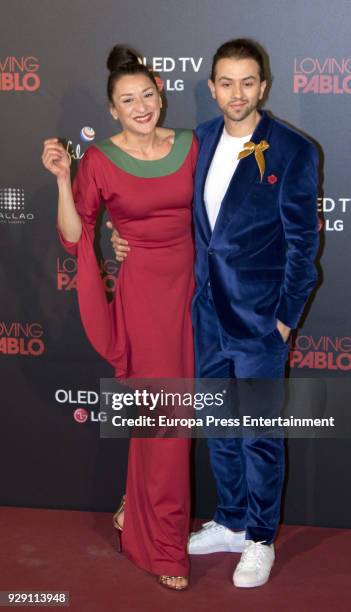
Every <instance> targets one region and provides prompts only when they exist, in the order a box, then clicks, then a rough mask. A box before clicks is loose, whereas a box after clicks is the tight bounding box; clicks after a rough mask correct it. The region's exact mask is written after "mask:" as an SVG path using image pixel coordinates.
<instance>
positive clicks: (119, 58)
mask: <svg viewBox="0 0 351 612" xmlns="http://www.w3.org/2000/svg"><path fill="white" fill-rule="evenodd" d="M106 64H107V68H108V70H109V71H110V72H116V71H117V70H119V69H120V68H123V67H124V66H130V65H132V64H140V56H139V55H138V53H137V52H136V51H135V50H134V49H131V48H130V47H127V46H126V45H115V46H114V47H113V49H112V50H111V51H110V53H109V56H108V58H107V62H106Z"/></svg>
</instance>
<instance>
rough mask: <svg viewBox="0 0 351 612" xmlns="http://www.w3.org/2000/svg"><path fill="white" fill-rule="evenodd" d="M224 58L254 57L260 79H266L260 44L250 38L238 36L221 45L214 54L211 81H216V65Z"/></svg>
mask: <svg viewBox="0 0 351 612" xmlns="http://www.w3.org/2000/svg"><path fill="white" fill-rule="evenodd" d="M224 58H226V59H227V58H228V59H230V58H233V59H254V60H256V62H257V63H258V68H259V74H260V80H261V81H265V79H266V76H265V67H264V56H263V53H262V51H261V49H260V47H259V45H258V44H257V43H256V42H254V41H253V40H249V39H248V38H236V39H235V40H228V42H226V43H224V44H223V45H221V46H220V47H219V48H218V49H217V51H216V53H215V54H214V56H213V60H212V69H211V77H210V78H211V81H213V82H214V80H215V77H216V65H217V62H219V60H221V59H224Z"/></svg>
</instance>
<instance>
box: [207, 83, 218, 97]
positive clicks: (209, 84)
mask: <svg viewBox="0 0 351 612" xmlns="http://www.w3.org/2000/svg"><path fill="white" fill-rule="evenodd" d="M207 85H208V88H209V90H210V92H211V96H212V98H213V99H214V100H215V99H216V90H215V86H214V82H213V81H212V80H211V79H208V81H207Z"/></svg>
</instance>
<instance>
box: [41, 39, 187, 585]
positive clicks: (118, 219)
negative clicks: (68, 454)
mask: <svg viewBox="0 0 351 612" xmlns="http://www.w3.org/2000/svg"><path fill="white" fill-rule="evenodd" d="M107 66H108V69H109V70H110V75H109V78H108V84H107V92H108V98H109V102H110V112H111V115H112V117H113V118H114V119H116V120H117V119H118V120H119V121H120V124H121V126H122V132H121V133H119V134H117V135H115V136H112V137H111V138H108V139H106V140H104V141H103V142H101V143H100V144H97V145H93V146H91V147H90V148H89V149H88V150H87V152H86V153H85V155H84V157H83V159H82V160H81V162H80V165H79V169H78V173H77V176H76V178H75V181H74V184H73V187H72V188H71V184H70V173H69V162H68V159H67V154H66V153H65V151H64V148H63V147H62V146H61V145H60V144H59V142H58V140H57V139H50V140H47V141H45V143H44V153H43V163H44V166H45V167H46V168H47V169H48V170H50V171H51V172H52V173H53V174H54V175H55V176H56V178H57V181H58V190H59V205H58V229H59V233H60V237H61V241H62V244H63V246H64V247H65V248H66V250H67V251H68V252H69V253H71V254H75V255H77V258H78V283H77V288H78V299H79V307H80V313H81V318H82V322H83V325H84V327H85V330H86V333H87V335H88V337H89V339H90V341H91V343H92V344H93V346H94V348H95V349H96V350H97V351H98V352H99V353H100V354H101V355H103V357H105V358H106V359H107V360H108V361H109V363H111V364H112V365H113V366H114V368H115V372H116V377H117V378H123V379H126V378H133V377H134V378H135V377H138V378H153V377H155V378H181V377H184V378H192V377H193V345H192V326H191V319H190V302H191V297H192V293H193V287H194V280H193V259H194V249H193V239H192V230H191V203H192V196H193V175H194V169H195V163H196V155H197V148H196V142H195V139H194V136H193V134H192V132H191V131H190V130H171V129H166V128H160V127H157V122H158V120H159V116H160V111H161V107H162V100H161V96H160V93H159V91H158V88H157V83H156V80H155V77H154V75H153V73H152V71H150V70H149V69H148V68H147V67H146V66H144V65H143V64H142V63H141V60H140V58H139V57H138V55H137V54H136V53H135V52H134V51H132V50H131V49H129V48H127V47H123V46H118V45H117V46H116V47H114V48H113V49H112V51H111V53H110V55H109V58H108V61H107ZM102 202H104V204H105V206H106V208H107V210H108V212H109V215H110V218H111V220H112V222H113V224H114V226H115V227H117V228H118V229H119V231H120V232H121V234H122V235H123V236H124V237H125V238H126V239H127V240H128V242H129V244H130V245H131V246H132V247H133V248H132V250H131V252H130V255H129V257H128V261H126V262H125V263H124V265H123V267H122V269H121V270H120V273H119V276H118V279H117V283H116V292H115V298H114V301H113V302H112V303H111V304H109V305H108V304H107V302H106V300H105V295H104V292H103V288H102V284H101V280H100V276H99V270H98V267H97V263H96V258H95V254H94V250H93V238H94V226H95V221H96V217H97V214H98V211H99V209H100V206H101V203H102ZM169 247H171V248H169ZM189 505H190V504H189V440H187V439H169V438H168V439H165V438H163V439H162V438H161V439H160V438H158V439H140V438H139V439H136V438H133V439H131V441H130V447H129V461H128V476H127V487H126V496H125V503H124V500H123V502H122V504H121V507H120V509H119V511H118V512H117V513H116V515H115V517H114V521H115V526H116V527H117V528H120V529H123V532H122V534H123V535H122V543H123V550H124V551H125V552H126V554H127V555H128V557H129V558H130V559H131V560H132V561H133V562H134V563H136V564H137V565H138V566H139V567H142V568H143V569H145V570H147V571H149V572H152V573H154V574H157V575H158V576H159V581H160V583H161V584H162V585H163V586H166V587H168V588H171V589H176V590H183V589H184V588H186V587H187V585H188V572H189V563H188V557H187V552H186V547H187V538H188V526H189V512H190V509H189Z"/></svg>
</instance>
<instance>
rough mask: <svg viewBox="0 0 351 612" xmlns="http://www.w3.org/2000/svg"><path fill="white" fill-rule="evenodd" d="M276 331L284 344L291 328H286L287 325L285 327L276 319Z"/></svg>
mask: <svg viewBox="0 0 351 612" xmlns="http://www.w3.org/2000/svg"><path fill="white" fill-rule="evenodd" d="M277 330H278V331H279V333H280V335H281V337H282V338H283V340H284V342H287V341H288V339H289V336H290V332H291V327H288V326H287V325H285V323H282V322H281V321H279V319H277Z"/></svg>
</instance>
